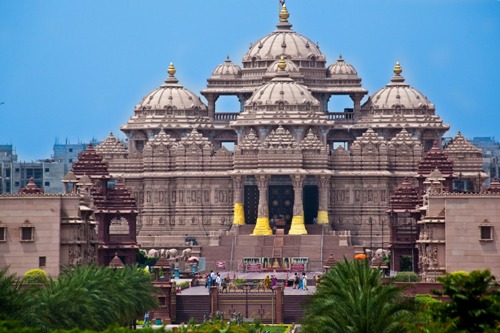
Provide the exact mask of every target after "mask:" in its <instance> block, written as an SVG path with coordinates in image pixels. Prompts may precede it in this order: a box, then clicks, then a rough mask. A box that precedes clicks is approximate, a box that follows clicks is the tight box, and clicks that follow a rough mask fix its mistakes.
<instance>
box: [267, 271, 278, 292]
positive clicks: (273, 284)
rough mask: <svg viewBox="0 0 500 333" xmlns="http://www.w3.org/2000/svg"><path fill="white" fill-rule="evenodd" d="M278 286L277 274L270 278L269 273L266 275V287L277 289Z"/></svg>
mask: <svg viewBox="0 0 500 333" xmlns="http://www.w3.org/2000/svg"><path fill="white" fill-rule="evenodd" d="M277 286H278V278H277V277H276V275H274V274H272V275H271V278H269V275H266V277H265V278H264V287H265V288H266V289H271V288H272V289H275V288H276V287H277Z"/></svg>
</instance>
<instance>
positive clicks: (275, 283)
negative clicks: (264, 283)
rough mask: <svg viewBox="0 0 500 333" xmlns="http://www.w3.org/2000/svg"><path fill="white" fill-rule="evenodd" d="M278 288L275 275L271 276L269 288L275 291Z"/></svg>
mask: <svg viewBox="0 0 500 333" xmlns="http://www.w3.org/2000/svg"><path fill="white" fill-rule="evenodd" d="M277 286H278V279H277V278H276V275H274V274H273V275H271V288H273V289H276V287H277Z"/></svg>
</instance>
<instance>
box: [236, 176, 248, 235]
mask: <svg viewBox="0 0 500 333" xmlns="http://www.w3.org/2000/svg"><path fill="white" fill-rule="evenodd" d="M233 193H234V217H233V224H238V225H244V224H245V212H244V210H243V199H242V193H243V180H242V178H241V176H236V177H233Z"/></svg>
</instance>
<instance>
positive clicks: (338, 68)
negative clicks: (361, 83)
mask: <svg viewBox="0 0 500 333" xmlns="http://www.w3.org/2000/svg"><path fill="white" fill-rule="evenodd" d="M328 76H329V77H331V78H338V79H359V77H358V72H357V71H356V69H355V68H354V66H353V65H351V64H349V63H347V62H345V61H344V58H342V55H340V56H339V58H338V60H337V61H336V62H335V63H334V64H331V65H330V66H329V67H328Z"/></svg>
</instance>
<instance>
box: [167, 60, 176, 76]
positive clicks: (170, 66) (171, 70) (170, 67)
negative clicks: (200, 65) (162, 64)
mask: <svg viewBox="0 0 500 333" xmlns="http://www.w3.org/2000/svg"><path fill="white" fill-rule="evenodd" d="M167 72H168V75H170V77H174V74H175V72H176V70H175V67H174V64H173V63H170V65H169V66H168V70H167Z"/></svg>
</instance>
